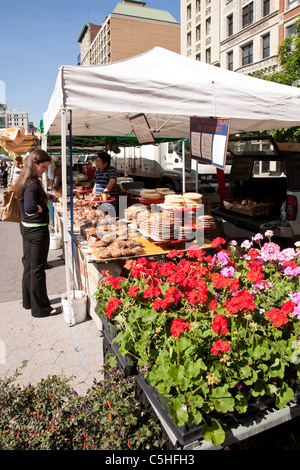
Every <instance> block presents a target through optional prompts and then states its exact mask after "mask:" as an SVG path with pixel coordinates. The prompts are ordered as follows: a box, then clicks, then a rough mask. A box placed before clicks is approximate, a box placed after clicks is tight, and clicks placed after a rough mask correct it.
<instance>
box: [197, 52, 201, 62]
mask: <svg viewBox="0 0 300 470" xmlns="http://www.w3.org/2000/svg"><path fill="white" fill-rule="evenodd" d="M196 60H199V62H200V61H201V54H196Z"/></svg>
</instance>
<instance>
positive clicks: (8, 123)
mask: <svg viewBox="0 0 300 470" xmlns="http://www.w3.org/2000/svg"><path fill="white" fill-rule="evenodd" d="M7 127H22V128H23V129H24V130H25V132H26V133H28V132H32V131H33V130H34V126H33V124H32V122H29V121H28V113H27V111H22V110H21V109H1V110H0V128H7Z"/></svg>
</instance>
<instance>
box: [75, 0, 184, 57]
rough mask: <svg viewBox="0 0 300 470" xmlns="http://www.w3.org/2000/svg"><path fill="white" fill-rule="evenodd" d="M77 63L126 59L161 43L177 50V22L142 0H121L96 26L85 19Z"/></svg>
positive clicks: (178, 30) (178, 32)
mask: <svg viewBox="0 0 300 470" xmlns="http://www.w3.org/2000/svg"><path fill="white" fill-rule="evenodd" d="M78 42H79V43H80V56H79V58H78V61H77V63H78V65H100V64H107V63H110V62H115V61H118V60H123V59H127V58H129V57H133V56H135V55H138V54H141V53H143V52H146V51H148V50H150V49H152V48H153V47H155V46H161V47H164V48H165V49H169V50H171V51H173V52H177V53H180V24H179V23H178V22H177V21H176V19H175V18H174V17H173V16H172V15H171V14H170V13H169V12H168V11H165V10H158V9H154V8H148V7H147V6H146V2H144V1H137V0H122V1H120V2H119V3H118V4H117V5H116V7H115V8H114V10H113V11H112V12H111V13H110V14H109V15H108V16H107V17H106V18H105V19H104V21H103V22H102V24H101V25H100V26H98V25H94V24H92V23H86V24H85V25H84V26H83V28H82V30H81V32H80V35H79V37H78Z"/></svg>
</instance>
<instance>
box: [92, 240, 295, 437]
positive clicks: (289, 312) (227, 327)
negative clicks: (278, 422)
mask: <svg viewBox="0 0 300 470" xmlns="http://www.w3.org/2000/svg"><path fill="white" fill-rule="evenodd" d="M272 235H273V233H272V232H271V231H267V232H266V233H265V237H266V238H265V239H264V237H263V236H262V235H261V234H257V235H255V236H254V237H253V239H252V240H245V241H244V242H243V243H242V244H241V246H240V247H238V246H237V243H236V242H234V241H233V242H232V243H231V244H230V246H229V247H228V249H224V248H222V247H223V245H224V244H225V240H223V239H222V238H216V239H215V240H213V242H212V247H213V248H214V249H215V253H214V254H211V255H207V254H206V253H205V252H204V251H203V250H201V249H199V248H196V249H195V248H194V249H190V250H189V251H188V253H187V255H184V253H183V252H178V251H175V250H173V251H171V252H170V253H169V255H168V256H169V260H168V261H167V262H166V263H158V262H151V261H149V260H147V259H144V258H140V259H138V260H129V261H127V263H126V268H127V269H128V270H129V275H128V278H126V279H124V278H123V277H119V278H113V277H112V276H110V275H109V274H108V273H107V276H106V277H105V279H104V281H103V282H102V283H101V284H100V285H99V286H98V288H97V292H96V294H95V297H96V299H97V302H98V306H99V312H100V313H101V312H102V313H104V312H105V313H106V315H107V317H108V318H109V320H110V322H111V323H112V324H114V325H115V326H116V327H117V328H118V334H117V336H116V337H115V339H113V343H117V344H118V346H119V351H120V353H121V354H122V355H129V356H130V357H131V358H133V359H134V360H135V361H136V364H137V367H138V368H139V370H140V372H141V373H142V374H143V375H144V378H145V379H146V380H147V381H148V383H149V384H150V385H151V386H153V387H155V389H156V390H157V391H158V392H159V393H160V394H161V395H162V396H163V397H165V398H166V400H167V401H168V411H169V414H170V416H171V417H172V419H173V420H174V423H175V424H176V425H178V426H182V425H184V424H186V423H189V425H190V426H201V434H202V436H203V437H204V439H206V440H209V441H212V442H213V443H214V444H219V443H221V442H223V440H224V437H225V433H224V429H223V427H222V424H221V421H222V416H225V415H226V414H227V413H228V412H230V413H235V414H237V415H239V414H241V413H247V412H249V409H251V407H252V406H253V404H254V403H255V401H256V400H257V398H265V397H268V398H269V399H272V400H274V404H275V406H276V407H278V408H282V407H284V406H286V404H287V403H288V402H290V401H291V400H293V399H294V396H295V391H297V386H298V384H299V376H300V366H299V360H298V359H299V358H300V325H299V319H300V285H299V273H300V253H299V247H298V246H297V247H296V248H295V249H294V248H289V249H285V250H281V249H280V248H279V246H278V245H276V244H275V243H273V242H272V241H271V237H272Z"/></svg>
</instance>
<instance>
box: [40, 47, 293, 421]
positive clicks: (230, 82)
mask: <svg viewBox="0 0 300 470" xmlns="http://www.w3.org/2000/svg"><path fill="white" fill-rule="evenodd" d="M299 102H300V90H299V89H297V88H295V87H290V86H285V85H279V84H276V83H272V82H266V81H263V80H259V79H256V78H253V77H249V76H245V75H242V74H237V73H234V72H230V71H228V70H224V69H221V68H218V67H213V66H211V65H208V64H204V63H202V62H199V61H195V60H191V59H189V58H186V57H183V56H181V55H177V54H175V53H172V52H170V51H166V50H164V49H161V48H154V49H153V50H151V51H149V52H146V53H145V54H141V55H139V56H136V57H133V58H132V59H128V60H124V61H120V62H115V63H111V64H108V65H105V66H99V67H75V66H74V67H73V66H63V67H61V69H60V71H59V74H58V77H57V81H56V85H55V89H54V92H53V95H52V97H51V99H50V102H49V107H48V110H47V112H46V113H45V115H44V133H45V136H47V137H46V138H48V139H49V141H50V140H51V136H53V137H56V136H60V139H61V154H62V168H63V171H62V187H63V195H62V196H63V198H62V200H63V212H62V214H63V231H64V247H65V250H68V243H69V236H71V241H72V247H71V249H74V243H73V237H74V227H73V220H72V217H73V215H72V213H73V211H72V207H71V227H70V229H71V233H70V231H69V229H68V221H67V213H68V207H67V180H66V171H65V168H66V153H67V144H66V142H67V139H69V145H70V152H72V138H73V136H82V137H83V136H95V135H100V136H113V137H118V136H131V135H133V133H134V130H133V126H132V122H131V119H132V118H133V117H134V116H135V115H137V114H139V113H143V115H144V117H145V119H146V121H147V123H148V125H149V128H148V130H149V129H150V131H151V133H152V135H153V138H154V143H155V142H156V140H155V139H156V138H157V137H159V139H160V141H162V139H163V138H164V137H165V138H166V139H172V138H173V139H174V140H178V139H179V138H181V139H188V138H190V119H191V117H193V116H203V117H206V118H217V117H219V118H228V119H229V120H230V132H231V133H232V134H234V133H240V132H250V131H256V130H266V129H275V128H281V127H292V126H299V125H300V114H299ZM141 130H144V129H141ZM183 148H184V146H183ZM71 158H72V154H71ZM71 162H72V160H71ZM183 179H184V173H183ZM72 196H73V195H72V192H71V201H72ZM155 217H156V216H155ZM151 222H153V223H154V224H156V227H157V223H159V222H160V221H157V220H152V221H151ZM139 228H140V227H139ZM65 259H66V276H67V288H68V289H69V288H70V287H69V286H70V283H69V278H68V276H69V269H68V268H69V258H68V256H66V258H65ZM107 259H109V258H107ZM73 260H74V256H73V257H72V261H73ZM73 275H74V269H73ZM141 321H142V322H143V321H146V319H144V318H141ZM205 321H206V317H205V316H204V322H205ZM140 331H141V332H142V331H143V328H141V330H140ZM231 331H233V330H231ZM246 331H248V330H246ZM250 339H251V338H250ZM160 350H161V351H162V353H163V351H164V348H160ZM208 357H211V356H208ZM199 361H200V359H199ZM246 362H247V361H246ZM190 367H192V365H191V366H190ZM186 370H188V371H189V372H190V374H191V376H192V374H193V371H192V370H190V369H188V368H187V369H186ZM238 373H239V370H238V371H237V374H238ZM158 378H159V375H158ZM218 398H219V397H218ZM180 406H181V405H180ZM183 411H184V410H183V409H181V408H179V409H178V412H180V413H181V414H182V413H183ZM183 414H184V413H183Z"/></svg>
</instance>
